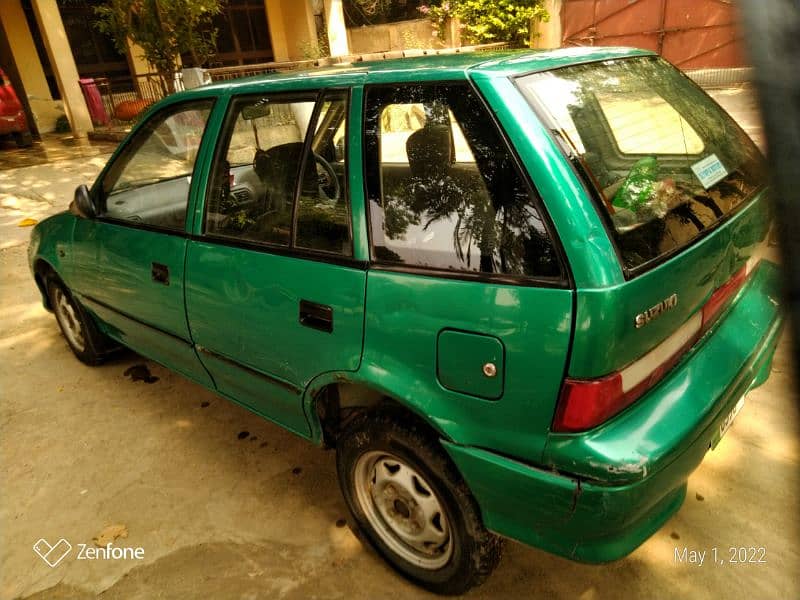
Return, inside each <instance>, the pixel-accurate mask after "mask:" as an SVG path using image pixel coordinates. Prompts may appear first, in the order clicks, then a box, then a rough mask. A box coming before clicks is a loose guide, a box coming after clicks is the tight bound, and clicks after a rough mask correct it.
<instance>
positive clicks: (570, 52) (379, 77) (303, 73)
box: [176, 47, 654, 97]
mask: <svg viewBox="0 0 800 600" xmlns="http://www.w3.org/2000/svg"><path fill="white" fill-rule="evenodd" d="M652 54H654V53H653V52H651V51H648V50H639V49H636V48H624V47H572V48H559V49H556V50H502V51H481V52H450V53H447V54H431V55H425V56H417V57H411V58H394V59H386V60H377V61H363V62H356V63H349V64H341V65H334V66H329V67H320V68H315V69H306V70H296V71H287V72H282V73H270V74H266V75H256V76H251V77H243V78H239V79H232V80H227V81H220V82H217V83H214V84H210V85H206V86H203V87H201V88H196V89H194V90H189V91H187V92H182V93H180V94H176V96H178V95H179V96H182V97H186V96H188V95H193V94H203V95H207V94H208V93H209V92H222V93H224V92H228V91H231V90H235V91H237V92H247V91H250V89H251V88H259V87H261V86H262V85H265V84H266V85H268V86H269V87H270V88H273V87H275V88H281V89H284V90H289V89H293V88H294V87H295V86H294V85H293V84H300V83H302V84H304V85H303V87H306V86H308V85H310V84H313V85H317V86H321V87H336V86H341V85H351V84H354V83H392V82H393V83H410V82H424V81H444V80H451V79H464V78H465V77H466V72H467V71H469V72H480V73H484V74H486V75H487V76H493V77H508V76H511V75H517V74H522V73H530V72H535V71H546V70H549V69H555V68H559V67H564V66H569V65H573V64H581V63H586V62H595V61H603V60H610V59H615V58H623V57H629V56H648V55H652ZM298 89H299V86H298Z"/></svg>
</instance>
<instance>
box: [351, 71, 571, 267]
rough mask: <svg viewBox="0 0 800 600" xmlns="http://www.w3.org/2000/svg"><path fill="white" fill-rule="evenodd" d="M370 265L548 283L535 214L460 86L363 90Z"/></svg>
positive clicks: (545, 241)
mask: <svg viewBox="0 0 800 600" xmlns="http://www.w3.org/2000/svg"><path fill="white" fill-rule="evenodd" d="M366 120H367V122H366V125H365V129H366V132H367V137H366V142H367V160H368V165H367V169H366V173H367V186H368V192H369V211H370V228H371V233H372V235H371V238H372V253H373V258H374V259H376V260H378V261H382V262H387V263H398V264H405V265H413V266H417V267H423V268H432V269H438V270H448V271H470V272H480V273H498V274H510V275H532V276H537V277H558V276H559V275H560V269H559V262H558V258H557V255H556V253H555V250H554V246H553V243H552V241H551V238H550V236H549V235H548V231H547V229H546V227H545V224H544V221H543V219H542V216H541V214H540V213H539V211H538V210H537V208H536V207H535V206H534V203H533V201H532V198H531V196H530V193H529V191H528V188H527V186H526V185H525V183H524V180H523V179H522V178H521V176H520V174H519V172H518V171H517V168H516V165H515V162H514V160H513V158H512V156H511V154H510V153H509V151H508V149H507V148H506V146H505V144H504V142H503V140H502V137H501V134H500V132H499V130H498V129H497V127H496V126H495V124H494V122H493V121H492V119H491V117H490V115H488V114H487V112H486V109H485V108H484V106H483V104H482V103H481V102H480V100H479V99H478V98H477V97H476V96H475V94H474V92H472V91H471V89H470V88H469V87H468V86H466V85H458V84H453V85H421V86H403V87H399V88H383V87H373V88H370V89H369V90H368V92H367V114H366Z"/></svg>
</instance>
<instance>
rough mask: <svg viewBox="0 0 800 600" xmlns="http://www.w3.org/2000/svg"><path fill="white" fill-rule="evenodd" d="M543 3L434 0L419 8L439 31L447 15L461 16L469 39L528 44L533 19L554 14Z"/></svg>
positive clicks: (481, 42)
mask: <svg viewBox="0 0 800 600" xmlns="http://www.w3.org/2000/svg"><path fill="white" fill-rule="evenodd" d="M543 4H544V2H543V0H431V2H430V3H428V4H423V5H421V6H420V7H419V8H418V10H419V11H420V12H421V13H422V14H423V15H425V16H426V17H428V18H429V19H430V20H431V22H432V23H433V25H434V27H436V28H437V29H438V30H439V32H441V31H442V30H443V26H444V23H445V21H446V20H447V19H450V18H457V19H459V21H460V22H461V27H462V36H463V37H464V38H465V40H466V41H467V42H468V43H475V44H485V43H492V42H508V43H509V44H511V45H513V46H526V45H527V44H528V40H529V39H530V34H531V29H530V27H531V21H532V20H533V19H538V20H540V21H547V20H548V19H549V18H550V15H549V13H548V12H547V10H546V9H545V8H544V6H543ZM440 35H441V33H440Z"/></svg>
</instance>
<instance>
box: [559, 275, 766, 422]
mask: <svg viewBox="0 0 800 600" xmlns="http://www.w3.org/2000/svg"><path fill="white" fill-rule="evenodd" d="M757 262H758V261H757V260H755V259H751V260H749V261H747V264H746V265H745V266H744V267H742V268H741V269H740V270H739V271H737V272H736V273H735V274H734V275H733V277H731V278H730V279H729V280H728V281H727V282H726V283H724V284H723V285H722V286H720V287H719V288H718V289H717V290H715V291H714V293H713V294H711V297H710V298H709V299H708V300H707V301H706V303H705V305H703V308H702V310H700V311H698V312H697V313H695V314H694V316H692V317H691V318H690V319H689V320H688V321H686V323H684V324H683V325H682V326H681V327H680V328H679V329H678V331H676V332H675V333H673V334H672V335H671V336H669V337H668V338H667V339H666V340H664V341H663V342H661V343H660V344H659V345H658V346H656V347H655V348H653V349H652V350H651V351H650V352H648V353H647V354H645V355H644V356H642V357H641V358H639V359H638V360H635V361H634V362H632V363H631V364H629V365H628V366H626V367H625V368H624V369H622V370H620V371H617V372H616V373H611V374H610V375H606V376H604V377H599V378H596V379H572V378H567V379H565V380H564V384H563V386H562V387H561V395H560V396H559V399H558V406H557V407H556V413H555V417H554V418H553V428H552V429H553V431H554V432H560V433H575V432H578V431H586V430H587V429H591V428H592V427H596V426H597V425H600V424H601V423H604V422H605V421H607V420H608V419H610V418H611V417H613V416H614V415H616V414H617V413H619V412H621V411H622V410H623V409H625V408H627V407H628V406H630V405H631V404H632V403H633V402H635V401H636V400H637V399H638V398H640V397H641V396H642V395H643V394H644V393H645V392H646V391H647V390H648V389H650V388H652V387H653V386H654V385H655V384H656V383H658V382H659V381H660V380H661V379H662V378H663V377H664V375H666V374H667V373H668V372H669V370H670V369H672V367H674V366H675V365H676V364H677V363H678V361H680V359H681V357H682V356H683V354H684V353H685V352H686V351H687V350H688V349H689V348H691V347H692V346H694V344H695V343H696V342H697V340H699V339H700V337H701V336H702V335H703V334H704V333H705V332H706V331H707V330H708V329H709V328H711V326H712V325H713V324H714V322H715V321H716V320H717V318H718V317H719V315H720V314H722V310H723V308H724V307H725V306H727V304H728V303H729V302H730V300H731V299H732V298H733V297H734V296H735V295H736V293H737V292H738V291H739V289H740V288H741V287H742V285H743V284H744V282H745V281H746V280H747V278H748V276H749V275H750V273H751V272H752V271H753V270H754V269H755V266H756V265H757Z"/></svg>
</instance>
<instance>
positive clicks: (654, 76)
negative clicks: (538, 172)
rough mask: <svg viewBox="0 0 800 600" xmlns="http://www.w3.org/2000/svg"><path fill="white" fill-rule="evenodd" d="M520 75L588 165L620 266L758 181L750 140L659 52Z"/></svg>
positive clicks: (650, 256) (737, 200)
mask: <svg viewBox="0 0 800 600" xmlns="http://www.w3.org/2000/svg"><path fill="white" fill-rule="evenodd" d="M518 84H519V86H520V89H521V90H522V92H523V94H524V95H525V96H526V98H527V99H528V100H529V101H530V103H531V105H532V106H533V107H534V108H536V109H537V110H538V111H539V113H540V114H541V115H543V117H544V118H545V119H546V120H548V121H549V124H550V127H551V129H552V131H553V132H554V134H555V135H556V136H557V137H560V138H561V139H562V140H564V142H565V144H566V146H567V148H568V149H569V151H570V153H571V154H572V158H573V159H574V160H575V161H577V163H578V164H579V165H580V167H581V170H583V171H584V172H585V173H587V174H588V177H587V179H588V183H589V184H590V185H591V186H592V187H594V189H595V191H596V193H597V195H598V196H599V197H600V200H601V202H600V204H601V206H600V210H601V211H602V212H603V213H605V215H604V216H605V217H606V218H607V219H608V220H609V221H610V223H611V225H612V226H613V227H612V233H613V236H614V238H615V240H616V242H617V246H618V247H619V250H620V254H621V255H622V262H623V266H624V267H625V268H627V269H638V268H639V267H643V266H644V265H646V264H648V263H652V261H655V260H656V259H659V258H661V257H665V256H667V255H669V254H670V253H671V252H674V251H676V250H679V249H681V248H683V247H685V246H687V245H688V244H690V243H691V242H692V241H693V240H695V239H696V238H698V236H700V235H701V234H702V233H703V232H704V231H706V230H708V229H709V228H711V227H713V226H714V225H716V224H717V223H719V222H720V221H721V220H723V219H724V218H725V217H726V216H727V215H729V214H731V213H732V212H733V211H734V210H735V209H736V208H737V207H739V206H740V205H742V204H743V203H744V202H745V201H746V200H747V199H749V198H750V197H752V196H753V194H754V193H755V192H756V191H757V190H759V189H761V188H762V187H763V185H764V182H765V171H764V164H763V160H762V158H761V155H760V153H759V152H758V150H757V149H756V147H755V145H754V144H753V142H752V141H751V140H750V139H749V138H748V137H747V135H746V134H745V133H744V132H743V131H742V130H741V129H740V128H739V127H738V126H737V125H736V123H735V122H734V121H733V119H731V117H730V116H729V115H728V114H726V113H725V112H724V111H723V110H722V109H721V108H720V107H719V106H717V105H716V103H714V101H713V100H711V99H710V98H709V97H708V96H707V95H706V94H705V93H704V92H703V91H702V90H700V89H699V88H698V87H697V86H696V85H694V84H693V83H692V82H691V81H689V80H688V79H687V78H686V77H685V76H683V75H682V74H681V73H680V72H679V71H678V70H677V69H675V68H674V67H672V66H671V65H669V64H668V63H666V62H665V61H663V60H661V59H659V58H656V57H642V58H631V59H623V60H616V61H606V62H602V63H590V64H585V65H577V66H574V67H567V68H563V69H557V70H554V71H548V72H544V73H535V74H532V75H526V76H524V77H521V78H519V79H518ZM652 264H655V263H652Z"/></svg>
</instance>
